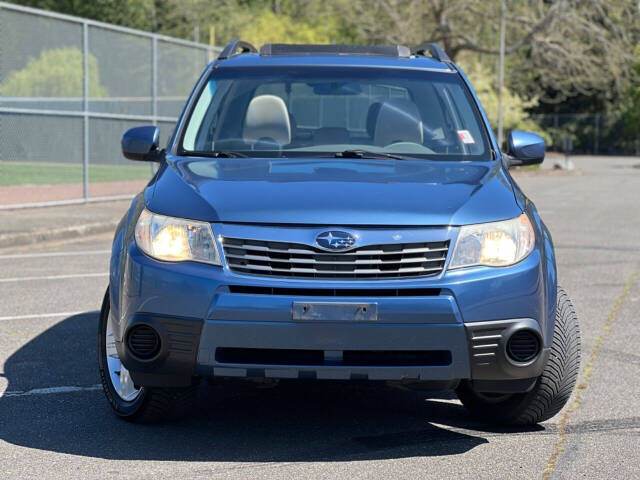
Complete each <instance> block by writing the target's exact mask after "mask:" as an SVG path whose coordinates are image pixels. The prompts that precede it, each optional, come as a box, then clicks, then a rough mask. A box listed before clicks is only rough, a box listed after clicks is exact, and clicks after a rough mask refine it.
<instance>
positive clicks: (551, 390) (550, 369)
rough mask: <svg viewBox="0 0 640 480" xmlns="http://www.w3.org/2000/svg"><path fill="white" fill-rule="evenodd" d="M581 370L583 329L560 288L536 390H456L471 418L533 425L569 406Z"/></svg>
mask: <svg viewBox="0 0 640 480" xmlns="http://www.w3.org/2000/svg"><path fill="white" fill-rule="evenodd" d="M579 369H580V327H579V325H578V317H577V315H576V312H575V310H574V309H573V305H572V304H571V300H570V299H569V297H568V295H567V294H566V292H565V291H564V290H563V289H562V288H559V287H558V296H557V301H556V319H555V328H554V331H553V342H552V345H551V352H550V355H549V360H548V361H547V363H546V365H545V367H544V370H543V372H542V375H541V376H540V377H538V380H537V381H536V384H535V385H534V387H533V389H532V390H531V391H529V392H526V393H518V394H511V395H503V394H485V393H479V392H475V391H474V390H473V388H472V387H471V382H469V381H463V382H461V383H460V385H459V386H458V388H457V389H456V394H457V395H458V398H459V399H460V401H461V402H462V404H463V405H464V406H465V407H466V408H467V409H468V410H469V411H470V412H471V413H472V415H474V416H476V417H479V418H482V419H484V420H488V421H491V422H494V423H503V424H504V423H506V424H511V425H533V424H536V423H539V422H543V421H545V420H548V419H549V418H551V417H553V416H554V415H555V414H556V413H558V412H559V411H560V410H561V409H562V407H564V405H565V404H566V403H567V401H568V400H569V397H570V396H571V392H573V388H574V386H575V384H576V380H577V378H578V371H579Z"/></svg>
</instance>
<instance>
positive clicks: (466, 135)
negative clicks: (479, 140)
mask: <svg viewBox="0 0 640 480" xmlns="http://www.w3.org/2000/svg"><path fill="white" fill-rule="evenodd" d="M458 136H459V137H460V140H462V143H476V141H475V140H474V139H473V137H472V136H471V132H469V130H458Z"/></svg>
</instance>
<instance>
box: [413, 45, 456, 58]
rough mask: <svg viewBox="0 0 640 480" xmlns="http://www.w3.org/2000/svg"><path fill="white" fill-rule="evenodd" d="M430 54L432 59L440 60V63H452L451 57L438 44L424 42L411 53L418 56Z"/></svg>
mask: <svg viewBox="0 0 640 480" xmlns="http://www.w3.org/2000/svg"><path fill="white" fill-rule="evenodd" d="M427 52H429V55H431V58H434V59H435V60H438V61H439V62H444V63H451V59H450V58H449V55H447V53H446V52H445V51H444V50H443V49H442V48H441V47H440V45H438V44H437V43H431V42H423V43H421V44H420V45H418V46H417V47H415V48H412V49H411V53H412V54H413V55H416V56H422V57H424V56H426V53H427Z"/></svg>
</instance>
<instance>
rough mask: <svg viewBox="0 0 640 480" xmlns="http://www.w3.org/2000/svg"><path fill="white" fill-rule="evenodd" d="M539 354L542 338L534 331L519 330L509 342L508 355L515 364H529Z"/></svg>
mask: <svg viewBox="0 0 640 480" xmlns="http://www.w3.org/2000/svg"><path fill="white" fill-rule="evenodd" d="M539 353H540V338H538V335H537V334H536V333H535V332H534V331H532V330H519V331H517V332H515V333H514V334H513V335H511V337H510V338H509V340H508V341H507V355H509V358H510V359H511V360H513V361H514V362H519V363H525V362H529V361H531V360H533V359H534V358H536V357H537V356H538V354H539Z"/></svg>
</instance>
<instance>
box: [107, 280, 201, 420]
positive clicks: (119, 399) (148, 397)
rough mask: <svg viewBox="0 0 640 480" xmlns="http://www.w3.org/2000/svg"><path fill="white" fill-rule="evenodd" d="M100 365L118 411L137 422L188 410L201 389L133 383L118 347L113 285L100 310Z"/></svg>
mask: <svg viewBox="0 0 640 480" xmlns="http://www.w3.org/2000/svg"><path fill="white" fill-rule="evenodd" d="M98 366H99V369H100V380H101V383H102V389H103V390H104V394H105V396H106V397H107V400H108V401H109V404H110V405H111V408H112V409H113V411H114V413H115V414H116V415H117V416H118V417H120V418H123V419H124V420H127V421H130V422H135V423H160V422H163V421H166V420H168V419H176V418H179V417H181V416H184V415H185V414H186V413H188V412H189V411H190V409H191V407H192V405H193V402H194V400H195V396H196V393H197V385H192V386H189V387H185V388H148V387H144V386H138V385H134V384H133V380H132V379H131V376H130V375H129V372H128V371H127V369H126V368H125V367H124V365H122V364H121V363H120V360H119V358H118V353H117V351H116V350H115V343H114V339H113V326H112V323H111V319H110V301H109V289H108V288H107V292H106V293H105V296H104V300H103V301H102V309H101V310H100V325H99V332H98Z"/></svg>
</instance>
